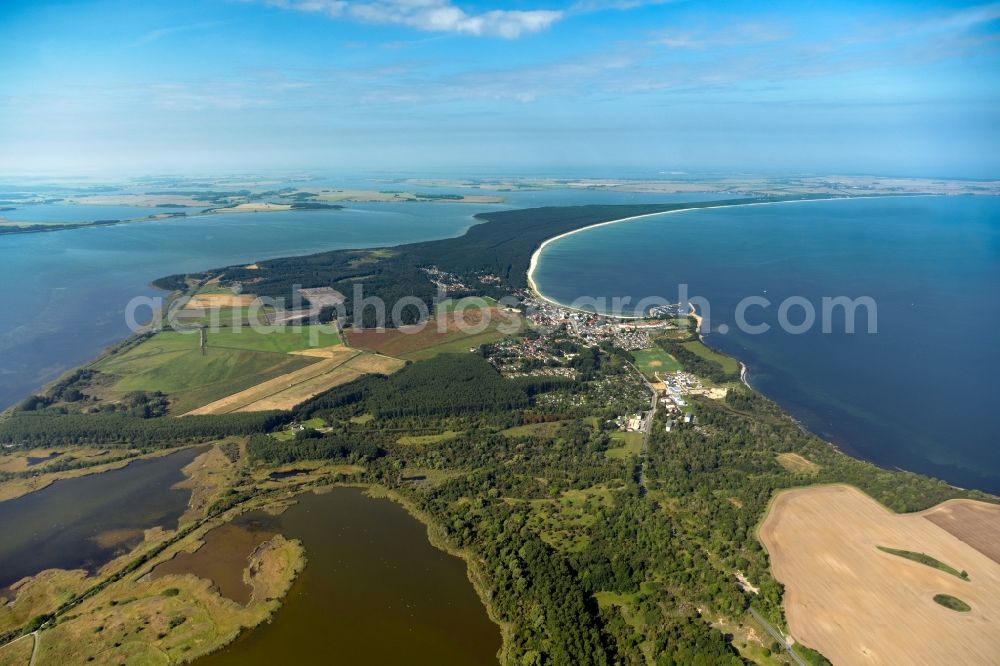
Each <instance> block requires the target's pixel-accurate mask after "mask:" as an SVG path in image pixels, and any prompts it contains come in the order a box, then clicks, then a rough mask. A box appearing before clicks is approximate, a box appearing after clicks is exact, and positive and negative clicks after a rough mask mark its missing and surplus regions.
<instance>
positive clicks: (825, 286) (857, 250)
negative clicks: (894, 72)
mask: <svg viewBox="0 0 1000 666" xmlns="http://www.w3.org/2000/svg"><path fill="white" fill-rule="evenodd" d="M535 279H536V282H537V284H538V285H539V288H540V289H541V290H542V291H543V292H544V293H545V294H546V295H547V296H549V297H551V298H554V299H556V300H558V301H560V302H563V303H570V302H572V301H574V300H575V299H577V298H578V297H580V296H595V297H602V296H603V297H614V296H619V297H626V296H627V297H631V298H632V299H634V300H638V299H639V298H643V297H647V296H661V297H664V298H666V299H667V300H670V301H672V302H676V301H677V294H678V285H679V284H681V283H686V284H687V285H689V291H690V294H691V295H692V296H703V297H705V298H707V300H708V302H709V304H710V313H709V314H710V316H711V325H712V329H713V332H712V333H710V334H708V335H707V337H706V341H707V342H708V343H709V344H710V345H712V346H715V347H717V348H719V349H721V350H723V351H725V352H727V353H730V354H732V355H734V356H736V357H738V358H740V359H742V360H743V361H745V362H746V364H747V365H748V367H749V377H750V382H751V384H753V386H755V387H756V388H758V389H760V390H761V391H763V392H764V393H765V394H766V395H768V396H770V397H771V398H774V399H775V400H777V401H778V402H779V403H780V404H781V405H782V406H783V407H784V408H786V409H787V410H788V411H789V412H790V413H791V414H792V415H794V416H795V417H796V418H797V419H799V420H800V421H801V422H802V423H803V424H804V425H806V426H807V427H808V428H809V429H810V430H812V431H813V432H815V433H817V434H819V435H820V436H822V437H824V438H826V439H828V440H830V441H833V442H834V443H836V444H837V445H838V446H840V447H841V448H842V449H843V450H845V451H847V452H849V453H853V454H855V455H859V456H861V457H863V458H866V459H868V460H871V461H873V462H875V463H877V464H879V465H882V466H885V467H900V468H904V469H908V470H913V471H918V472H923V473H926V474H930V475H933V476H937V477H939V478H943V479H945V480H947V481H949V482H951V483H954V484H956V485H960V486H964V487H976V488H980V489H982V490H987V491H991V492H994V493H996V492H1000V439H998V438H1000V408H998V406H997V399H998V397H1000V391H998V390H997V381H998V377H997V374H998V372H1000V345H998V340H1000V334H998V331H1000V199H998V198H987V197H907V198H889V199H853V200H837V201H813V202H802V203H782V204H776V205H764V206H748V207H738V208H723V209H715V210H711V209H709V210H697V211H688V212H683V213H679V214H672V215H661V216H657V217H652V218H645V219H642V220H636V221H632V222H626V223H622V224H615V225H609V226H605V227H600V228H595V229H592V230H588V231H585V232H582V233H578V234H575V235H572V236H568V237H566V238H564V239H561V240H559V241H555V242H553V243H551V244H550V245H549V246H548V247H547V248H546V249H545V251H544V252H543V253H542V256H541V260H540V264H539V267H538V270H537V271H536V273H535ZM747 296H757V297H761V298H766V299H767V300H768V301H769V302H770V303H771V305H770V306H769V307H761V306H752V307H750V308H749V309H748V310H747V311H746V316H745V320H746V321H747V322H748V323H750V324H760V323H767V324H770V325H771V330H770V331H768V332H766V333H763V334H751V333H746V332H742V331H741V330H740V329H739V327H738V326H737V325H736V319H735V313H736V309H737V306H738V304H739V303H740V301H741V300H742V299H743V298H744V297H747ZM838 296H847V297H850V298H852V299H854V298H858V297H861V296H868V297H871V298H872V299H873V300H874V302H875V304H876V305H877V333H873V334H869V333H868V332H867V325H866V322H867V318H866V316H865V310H863V309H861V310H859V311H858V312H859V318H858V322H856V324H857V329H856V332H855V333H854V334H848V333H846V332H845V331H844V321H843V317H842V316H833V317H829V318H828V319H829V320H830V324H831V328H832V331H831V332H830V333H824V332H823V330H822V319H823V317H822V298H823V297H838ZM789 297H799V298H803V299H805V300H806V301H808V302H809V303H810V304H811V305H812V306H813V309H814V311H815V313H816V317H817V321H816V324H815V325H814V326H813V327H812V328H811V329H810V330H808V331H807V332H804V333H797V334H793V333H789V332H785V331H783V330H781V327H780V326H779V306H780V304H781V303H782V302H784V301H785V300H786V299H788V298H789ZM803 315H804V309H803V308H802V307H801V306H799V305H796V306H794V307H791V308H790V309H789V310H788V312H787V320H788V321H790V322H791V323H792V324H793V325H794V324H799V323H800V322H802V321H803ZM719 325H723V327H724V328H723V330H725V328H728V332H727V333H725V334H722V333H720V332H719V331H718V327H719Z"/></svg>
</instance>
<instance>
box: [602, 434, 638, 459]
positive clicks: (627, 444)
mask: <svg viewBox="0 0 1000 666" xmlns="http://www.w3.org/2000/svg"><path fill="white" fill-rule="evenodd" d="M611 440H612V441H613V442H615V443H618V442H620V443H621V445H620V446H616V447H614V448H611V449H608V450H607V451H605V452H604V455H605V456H606V457H608V458H619V459H624V458H631V457H633V456H637V455H639V453H640V452H641V451H642V433H641V432H621V431H618V432H613V433H611Z"/></svg>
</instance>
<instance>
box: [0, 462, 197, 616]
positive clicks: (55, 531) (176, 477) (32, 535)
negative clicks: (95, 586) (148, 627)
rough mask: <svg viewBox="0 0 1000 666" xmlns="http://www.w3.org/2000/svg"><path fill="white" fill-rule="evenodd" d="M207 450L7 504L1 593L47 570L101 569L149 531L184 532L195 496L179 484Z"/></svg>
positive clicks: (1, 509)
mask: <svg viewBox="0 0 1000 666" xmlns="http://www.w3.org/2000/svg"><path fill="white" fill-rule="evenodd" d="M204 451H205V448H204V447H198V448H190V449H184V450H182V451H178V452H177V453H172V454H170V455H167V456H162V457H159V458H151V459H148V460H136V461H134V462H132V463H129V464H128V465H127V466H125V467H122V468H121V469H116V470H112V471H109V472H103V473H101V474H91V475H89V476H81V477H78V478H75V479H63V480H62V481H56V482H55V483H53V484H52V485H50V486H48V487H46V488H43V489H42V490H37V491H35V492H33V493H29V494H27V495H24V496H22V497H18V498H16V499H11V500H7V501H5V502H0V596H6V595H5V593H4V589H5V588H6V587H7V586H8V585H10V584H11V583H14V582H16V581H18V580H20V579H21V578H23V577H25V576H33V575H34V574H36V573H38V572H39V571H42V570H44V569H86V570H88V571H90V572H94V571H95V570H97V569H98V568H100V567H101V566H102V565H104V564H105V563H107V562H109V561H110V560H111V559H112V558H114V557H115V556H116V555H118V554H121V553H123V552H127V551H128V550H130V549H131V548H133V547H134V546H136V545H137V544H138V543H139V542H141V541H142V536H143V531H144V530H146V529H149V528H151V527H156V526H158V525H159V526H162V527H164V528H167V529H174V528H175V527H177V520H178V519H179V518H180V517H181V514H183V513H184V511H185V510H186V509H187V505H188V500H189V498H190V497H191V491H190V490H175V489H173V488H172V486H173V485H174V484H175V483H177V482H178V481H183V480H184V479H185V478H186V477H185V476H184V474H183V473H182V472H181V470H182V469H183V468H184V467H185V466H187V465H188V464H189V463H190V462H191V461H192V460H194V458H195V457H197V456H198V455H199V454H201V453H203V452H204Z"/></svg>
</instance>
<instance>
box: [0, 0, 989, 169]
mask: <svg viewBox="0 0 1000 666" xmlns="http://www.w3.org/2000/svg"><path fill="white" fill-rule="evenodd" d="M998 36H1000V4H998V3H951V2H937V3H933V2H932V3H921V4H919V5H914V4H912V3H904V2H883V3H877V4H871V3H836V4H829V5H826V6H808V7H803V6H800V4H799V3H794V2H784V3H777V4H773V5H768V6H767V7H766V8H762V7H760V6H759V5H757V4H756V3H748V2H732V3H726V4H725V5H724V6H720V5H718V4H714V3H711V4H710V3H704V2H663V1H657V0H618V1H614V2H593V1H589V0H530V1H529V0H523V1H519V2H508V3H497V2H452V1H451V0H356V1H350V2H346V1H340V0H309V1H304V0H244V1H237V0H233V1H229V0H208V1H204V2H194V1H193V0H181V1H178V2H172V3H150V4H142V5H136V4H135V3H129V2H125V1H124V0H61V1H60V0H48V1H45V0H43V1H40V2H16V1H15V2H7V3H5V4H4V5H3V6H2V7H0V98H2V99H3V104H0V173H3V174H34V173H46V174H58V173H66V174H78V175H88V174H105V175H115V176H125V175H140V174H151V173H164V174H180V173H219V172H232V171H236V172H261V171H266V172H269V173H272V172H281V171H289V170H300V171H310V172H316V171H320V172H324V173H329V172H349V171H354V172H355V173H356V172H360V171H364V172H368V173H371V172H391V173H405V172H417V171H419V172H421V173H428V172H435V173H447V174H456V173H470V172H473V173H480V174H498V173H511V172H516V173H526V174H537V173H539V172H547V173H549V174H553V175H562V174H567V173H573V174H577V173H579V174H583V173H588V174H591V175H595V176H601V175H611V174H616V173H618V174H622V175H624V174H627V173H629V172H638V173H646V172H653V173H655V172H658V171H665V172H670V171H683V172H689V173H696V172H706V171H709V172H711V171H714V172H750V173H754V174H774V173H796V174H798V173H812V174H865V175H898V176H925V177H955V178H992V177H997V176H1000V151H998V150H996V147H997V146H998V145H1000V99H998V91H1000V89H998V88H997V86H996V85H993V84H994V83H995V81H996V79H997V74H998V73H1000V57H998V44H1000V42H998V39H997V38H998Z"/></svg>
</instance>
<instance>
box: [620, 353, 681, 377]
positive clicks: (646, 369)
mask: <svg viewBox="0 0 1000 666" xmlns="http://www.w3.org/2000/svg"><path fill="white" fill-rule="evenodd" d="M632 358H633V359H634V360H635V365H636V367H638V368H639V372H641V373H642V374H644V375H646V377H648V378H650V379H653V378H654V377H655V375H654V373H657V372H677V371H678V370H680V369H681V364H680V363H678V362H677V360H676V359H675V358H674V357H673V356H671V355H670V354H668V353H667V352H665V351H663V350H662V349H660V348H659V347H654V348H653V349H639V350H637V351H634V352H632Z"/></svg>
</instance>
